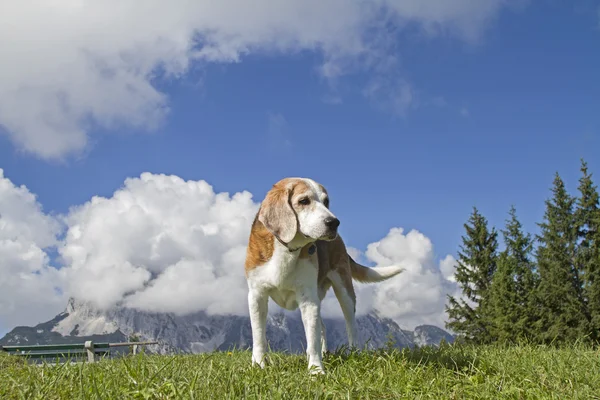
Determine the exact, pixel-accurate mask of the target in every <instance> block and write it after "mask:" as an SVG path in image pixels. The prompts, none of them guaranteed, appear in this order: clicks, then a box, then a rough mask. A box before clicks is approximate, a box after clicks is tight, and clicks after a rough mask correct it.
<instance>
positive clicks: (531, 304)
mask: <svg viewBox="0 0 600 400" xmlns="http://www.w3.org/2000/svg"><path fill="white" fill-rule="evenodd" d="M509 216H510V219H509V220H507V221H506V229H505V230H503V231H502V234H503V236H504V243H505V245H506V249H505V250H504V251H503V252H502V253H500V256H499V258H498V269H497V271H496V273H495V274H494V279H493V280H492V291H491V301H490V302H491V304H492V307H493V319H494V329H495V335H494V336H495V337H496V338H497V339H498V340H499V341H503V342H506V341H510V342H516V341H520V340H522V339H527V340H534V339H535V332H534V331H533V329H532V324H533V323H534V322H535V320H536V316H537V303H536V298H535V288H536V284H537V282H536V281H537V280H536V276H535V273H534V264H533V262H532V261H531V254H532V251H533V240H532V238H531V235H530V234H525V233H524V232H523V228H522V225H521V222H520V221H519V219H518V218H517V211H516V209H515V207H514V206H513V207H511V208H510V211H509Z"/></svg>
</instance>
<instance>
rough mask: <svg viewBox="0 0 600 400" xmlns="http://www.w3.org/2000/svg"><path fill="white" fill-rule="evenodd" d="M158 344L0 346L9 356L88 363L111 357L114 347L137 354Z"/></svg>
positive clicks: (0, 349) (88, 343)
mask: <svg viewBox="0 0 600 400" xmlns="http://www.w3.org/2000/svg"><path fill="white" fill-rule="evenodd" d="M151 344H158V342H154V341H152V342H119V343H93V342H92V341H91V340H88V341H87V342H85V343H73V344H45V345H30V346H0V351H4V352H6V353H8V354H9V355H14V356H21V357H26V358H28V359H51V358H54V359H56V358H67V359H73V358H75V359H79V358H86V357H87V361H88V362H92V363H93V362H95V361H96V360H97V359H98V358H100V357H103V356H107V355H110V349H111V348H114V347H123V346H129V347H130V348H131V349H132V353H133V354H137V352H138V350H139V346H146V345H151Z"/></svg>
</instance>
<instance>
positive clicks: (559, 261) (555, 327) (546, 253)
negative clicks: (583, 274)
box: [536, 173, 587, 343]
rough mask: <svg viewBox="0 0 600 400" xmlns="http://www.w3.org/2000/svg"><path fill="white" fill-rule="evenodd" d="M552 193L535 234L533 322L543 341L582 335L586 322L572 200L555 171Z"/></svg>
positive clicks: (568, 340)
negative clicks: (536, 310) (536, 273)
mask: <svg viewBox="0 0 600 400" xmlns="http://www.w3.org/2000/svg"><path fill="white" fill-rule="evenodd" d="M552 193H553V197H552V199H550V200H546V202H545V203H546V211H545V213H544V222H542V223H540V224H539V226H540V228H541V233H540V235H538V237H537V238H538V241H539V246H538V249H537V265H538V269H539V273H540V284H539V286H538V290H537V296H538V299H539V301H540V319H539V320H538V321H536V329H537V330H538V333H539V335H540V337H539V339H540V340H541V341H542V342H545V343H551V342H555V343H564V342H573V341H575V340H576V339H578V338H581V337H583V335H584V334H585V329H586V325H587V324H586V316H585V312H584V304H583V303H582V301H581V296H580V292H581V280H580V277H579V270H578V268H577V265H576V263H575V254H576V242H577V228H576V225H575V216H574V211H573V206H574V203H575V199H574V198H573V197H571V196H570V195H569V194H568V193H567V191H566V189H565V185H564V182H563V181H562V179H561V178H560V176H559V175H558V173H557V174H556V176H555V178H554V185H553V188H552Z"/></svg>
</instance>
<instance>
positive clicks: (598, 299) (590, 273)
mask: <svg viewBox="0 0 600 400" xmlns="http://www.w3.org/2000/svg"><path fill="white" fill-rule="evenodd" d="M593 221H594V224H595V226H596V227H597V229H596V230H595V231H594V232H593V236H591V240H592V244H591V247H590V259H592V260H594V261H593V262H591V263H590V264H589V265H588V270H587V274H586V278H587V279H586V280H587V286H586V296H587V300H588V302H589V312H590V319H591V321H590V325H591V330H592V332H593V334H592V338H593V339H595V340H596V341H600V211H597V212H596V215H595V217H594V218H593Z"/></svg>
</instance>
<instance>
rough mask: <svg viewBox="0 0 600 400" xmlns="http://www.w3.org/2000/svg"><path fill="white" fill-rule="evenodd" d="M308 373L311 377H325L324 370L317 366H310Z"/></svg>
mask: <svg viewBox="0 0 600 400" xmlns="http://www.w3.org/2000/svg"><path fill="white" fill-rule="evenodd" d="M308 373H309V374H311V375H325V370H324V369H323V367H322V366H319V365H310V366H309V367H308Z"/></svg>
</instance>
